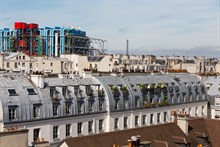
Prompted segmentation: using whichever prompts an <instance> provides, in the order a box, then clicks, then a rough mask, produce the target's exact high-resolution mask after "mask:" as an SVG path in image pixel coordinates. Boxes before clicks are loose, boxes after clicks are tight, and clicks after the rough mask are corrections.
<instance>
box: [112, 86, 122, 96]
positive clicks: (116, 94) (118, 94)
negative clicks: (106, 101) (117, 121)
mask: <svg viewBox="0 0 220 147" xmlns="http://www.w3.org/2000/svg"><path fill="white" fill-rule="evenodd" d="M111 91H112V94H113V97H120V95H121V93H120V91H119V90H118V87H117V86H112V87H111Z"/></svg>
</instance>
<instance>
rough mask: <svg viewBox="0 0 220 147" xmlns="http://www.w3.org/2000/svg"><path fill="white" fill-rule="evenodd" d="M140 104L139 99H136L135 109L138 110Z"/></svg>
mask: <svg viewBox="0 0 220 147" xmlns="http://www.w3.org/2000/svg"><path fill="white" fill-rule="evenodd" d="M138 107H139V104H138V98H135V108H138Z"/></svg>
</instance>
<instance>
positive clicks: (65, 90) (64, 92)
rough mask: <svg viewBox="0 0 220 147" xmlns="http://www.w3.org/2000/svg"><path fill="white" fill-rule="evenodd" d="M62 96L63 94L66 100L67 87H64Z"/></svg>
mask: <svg viewBox="0 0 220 147" xmlns="http://www.w3.org/2000/svg"><path fill="white" fill-rule="evenodd" d="M62 94H63V97H64V98H65V97H66V95H67V87H62Z"/></svg>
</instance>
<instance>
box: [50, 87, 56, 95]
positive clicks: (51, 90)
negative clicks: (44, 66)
mask: <svg viewBox="0 0 220 147" xmlns="http://www.w3.org/2000/svg"><path fill="white" fill-rule="evenodd" d="M54 93H55V87H50V97H52V98H53V97H54Z"/></svg>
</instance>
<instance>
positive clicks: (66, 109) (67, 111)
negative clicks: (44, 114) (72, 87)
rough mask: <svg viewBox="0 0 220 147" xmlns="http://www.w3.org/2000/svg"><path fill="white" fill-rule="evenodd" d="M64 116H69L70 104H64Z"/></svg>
mask: <svg viewBox="0 0 220 147" xmlns="http://www.w3.org/2000/svg"><path fill="white" fill-rule="evenodd" d="M65 114H66V115H68V114H71V103H66V104H65Z"/></svg>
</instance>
